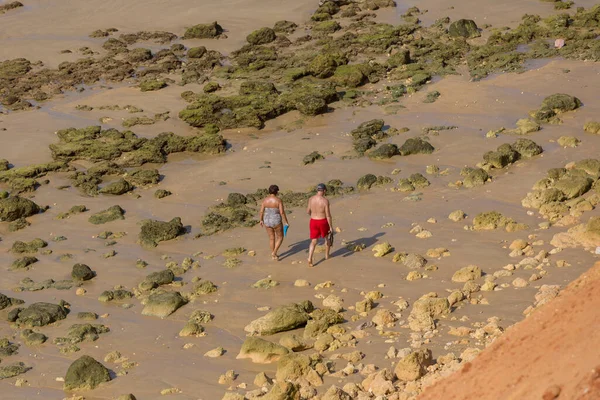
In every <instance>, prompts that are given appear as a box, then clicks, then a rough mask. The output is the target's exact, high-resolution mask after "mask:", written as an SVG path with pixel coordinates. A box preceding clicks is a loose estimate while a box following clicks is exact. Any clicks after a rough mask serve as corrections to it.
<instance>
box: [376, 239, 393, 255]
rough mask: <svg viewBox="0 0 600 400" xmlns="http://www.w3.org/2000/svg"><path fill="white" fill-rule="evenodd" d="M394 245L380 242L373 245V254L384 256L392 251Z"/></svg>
mask: <svg viewBox="0 0 600 400" xmlns="http://www.w3.org/2000/svg"><path fill="white" fill-rule="evenodd" d="M392 249H393V248H392V246H391V245H390V244H389V243H388V242H384V243H379V244H376V245H375V246H373V249H372V250H373V256H374V257H383V256H385V255H386V254H389V253H391V251H392Z"/></svg>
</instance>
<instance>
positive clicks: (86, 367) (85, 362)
mask: <svg viewBox="0 0 600 400" xmlns="http://www.w3.org/2000/svg"><path fill="white" fill-rule="evenodd" d="M110 379H111V378H110V373H109V372H108V369H107V368H106V367H105V366H104V365H102V364H100V363H99V362H98V361H96V360H94V359H93V358H92V357H90V356H82V357H80V358H78V359H77V360H75V361H74V362H73V363H72V364H71V366H69V369H68V370H67V374H66V375H65V384H64V389H65V390H91V389H95V388H96V387H98V385H100V384H101V383H104V382H108V381H110Z"/></svg>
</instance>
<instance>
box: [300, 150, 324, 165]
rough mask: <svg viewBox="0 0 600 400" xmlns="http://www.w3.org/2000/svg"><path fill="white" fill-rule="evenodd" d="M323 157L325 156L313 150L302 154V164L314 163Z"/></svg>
mask: <svg viewBox="0 0 600 400" xmlns="http://www.w3.org/2000/svg"><path fill="white" fill-rule="evenodd" d="M324 158H325V157H323V156H322V155H321V154H320V153H319V152H318V151H313V152H312V153H310V154H308V155H306V156H304V158H303V159H302V164H304V165H308V164H314V163H315V161H317V160H323V159H324Z"/></svg>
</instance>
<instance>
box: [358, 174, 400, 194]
mask: <svg viewBox="0 0 600 400" xmlns="http://www.w3.org/2000/svg"><path fill="white" fill-rule="evenodd" d="M391 182H392V179H391V178H388V177H385V176H375V175H373V174H367V175H365V176H362V177H360V178H359V179H358V181H357V182H356V187H357V188H358V189H359V190H369V189H371V187H373V186H378V185H385V184H387V183H391Z"/></svg>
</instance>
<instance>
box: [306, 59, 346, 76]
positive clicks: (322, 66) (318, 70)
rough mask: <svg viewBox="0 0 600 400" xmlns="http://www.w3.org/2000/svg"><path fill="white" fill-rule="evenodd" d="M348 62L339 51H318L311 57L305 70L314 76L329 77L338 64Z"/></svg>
mask: <svg viewBox="0 0 600 400" xmlns="http://www.w3.org/2000/svg"><path fill="white" fill-rule="evenodd" d="M347 63H348V59H347V58H346V57H345V56H344V55H342V54H341V53H320V54H318V55H317V56H316V57H315V58H313V59H312V61H311V62H310V64H308V67H307V68H306V70H307V72H308V73H309V74H311V75H312V76H314V77H316V78H321V79H324V78H329V77H330V76H331V75H333V74H334V73H335V70H336V69H337V67H339V66H340V65H345V64H347Z"/></svg>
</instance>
